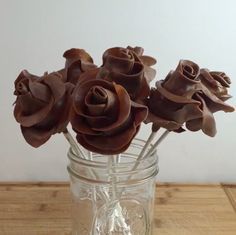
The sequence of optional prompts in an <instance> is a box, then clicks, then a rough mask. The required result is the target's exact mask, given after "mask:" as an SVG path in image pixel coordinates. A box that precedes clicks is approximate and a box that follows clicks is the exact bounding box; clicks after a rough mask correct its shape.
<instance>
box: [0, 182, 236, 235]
mask: <svg viewBox="0 0 236 235" xmlns="http://www.w3.org/2000/svg"><path fill="white" fill-rule="evenodd" d="M156 195H157V198H156V206H155V220H154V223H155V232H154V234H157V235H162V234H165V235H167V234H168V235H211V234H212V235H236V186H233V185H177V184H161V185H158V187H157V194H156ZM70 226H71V224H70V193H69V188H68V184H67V183H37V184H36V183H24V184H16V183H12V184H9V183H2V184H0V235H44V234H49V235H54V234H55V235H62V234H63V235H65V234H70Z"/></svg>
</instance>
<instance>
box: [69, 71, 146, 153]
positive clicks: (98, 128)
mask: <svg viewBox="0 0 236 235" xmlns="http://www.w3.org/2000/svg"><path fill="white" fill-rule="evenodd" d="M97 72H98V70H97V71H96V70H93V71H87V72H85V73H84V74H83V77H84V79H83V81H84V82H81V83H78V84H77V86H76V88H75V90H74V93H73V105H72V112H71V124H72V127H73V130H74V131H75V132H76V133H77V140H78V142H79V143H80V144H81V145H82V146H84V147H85V148H86V149H88V150H90V151H93V152H98V153H101V154H118V153H121V152H123V151H124V150H126V149H127V148H128V146H129V145H130V143H131V141H132V139H133V138H134V137H135V135H136V133H137V132H138V130H139V127H140V124H141V122H142V121H143V120H145V118H146V116H147V107H146V106H143V105H140V104H137V103H135V102H133V101H131V100H130V97H129V94H128V93H127V91H126V90H125V89H124V88H123V87H122V86H120V85H118V84H116V83H114V82H113V83H112V82H109V81H106V80H102V79H91V77H92V78H96V75H97ZM85 77H87V79H86V78H85Z"/></svg>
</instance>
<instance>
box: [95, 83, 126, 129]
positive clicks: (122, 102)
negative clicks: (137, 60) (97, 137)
mask: <svg viewBox="0 0 236 235" xmlns="http://www.w3.org/2000/svg"><path fill="white" fill-rule="evenodd" d="M114 88H115V91H116V94H117V98H118V99H119V101H118V105H119V106H118V107H117V109H118V110H119V111H118V117H117V119H116V120H113V122H112V124H110V125H106V126H103V127H96V128H93V129H94V130H97V131H103V132H104V131H106V132H107V131H111V130H113V129H116V128H118V127H120V126H122V125H123V124H124V123H125V122H126V121H127V119H128V118H129V116H130V110H131V101H130V98H129V94H128V93H127V92H126V90H125V89H124V88H123V87H122V86H120V85H117V84H115V83H114Z"/></svg>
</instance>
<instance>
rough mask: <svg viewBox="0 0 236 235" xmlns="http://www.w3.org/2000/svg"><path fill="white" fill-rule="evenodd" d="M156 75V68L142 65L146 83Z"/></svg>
mask: <svg viewBox="0 0 236 235" xmlns="http://www.w3.org/2000/svg"><path fill="white" fill-rule="evenodd" d="M155 76H156V70H155V69H153V68H151V67H148V66H144V77H145V78H146V80H147V83H150V82H151V81H152V80H153V79H154V78H155Z"/></svg>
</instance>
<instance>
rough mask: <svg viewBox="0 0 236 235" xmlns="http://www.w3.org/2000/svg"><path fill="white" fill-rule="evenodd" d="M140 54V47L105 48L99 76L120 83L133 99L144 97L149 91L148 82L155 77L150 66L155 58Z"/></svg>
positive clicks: (141, 51)
mask: <svg viewBox="0 0 236 235" xmlns="http://www.w3.org/2000/svg"><path fill="white" fill-rule="evenodd" d="M142 54H143V48H141V47H135V48H131V47H128V48H122V47H114V48H110V49H108V50H106V51H105V52H104V54H103V65H102V66H101V69H100V74H99V77H100V78H104V79H106V80H109V81H114V82H115V83H117V84H120V85H122V86H123V87H124V88H125V89H126V90H127V92H128V93H129V95H130V97H131V99H133V100H137V99H144V98H146V97H147V96H148V95H149V92H150V88H149V82H150V81H151V80H152V79H153V78H154V77H155V70H154V69H152V68H151V67H150V66H152V65H153V64H155V63H156V60H155V59H154V58H152V57H149V56H143V55H142Z"/></svg>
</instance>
